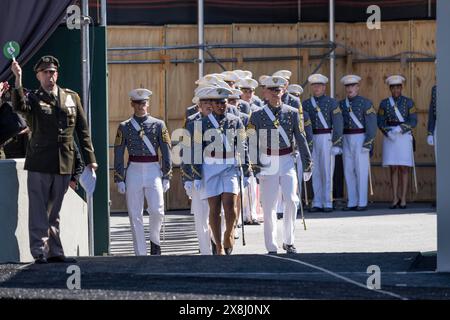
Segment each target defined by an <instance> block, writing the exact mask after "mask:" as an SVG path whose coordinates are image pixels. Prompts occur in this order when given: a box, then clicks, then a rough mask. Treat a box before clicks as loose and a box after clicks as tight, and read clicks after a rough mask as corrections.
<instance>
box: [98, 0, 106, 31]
mask: <svg viewBox="0 0 450 320" xmlns="http://www.w3.org/2000/svg"><path fill="white" fill-rule="evenodd" d="M106 25H107V22H106V0H101V1H100V26H101V27H106Z"/></svg>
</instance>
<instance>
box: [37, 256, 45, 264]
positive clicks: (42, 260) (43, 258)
mask: <svg viewBox="0 0 450 320" xmlns="http://www.w3.org/2000/svg"><path fill="white" fill-rule="evenodd" d="M34 263H35V264H46V263H48V261H47V259H45V257H44V256H43V255H40V256H38V257H36V258H34Z"/></svg>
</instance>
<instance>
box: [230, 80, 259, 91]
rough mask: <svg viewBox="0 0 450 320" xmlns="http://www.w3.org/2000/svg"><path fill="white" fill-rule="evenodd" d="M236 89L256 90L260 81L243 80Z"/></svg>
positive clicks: (238, 82)
mask: <svg viewBox="0 0 450 320" xmlns="http://www.w3.org/2000/svg"><path fill="white" fill-rule="evenodd" d="M235 85H236V87H238V88H243V89H252V90H255V89H256V88H257V87H258V81H256V80H254V79H251V78H241V79H239V80H238V81H237V82H236V83H235Z"/></svg>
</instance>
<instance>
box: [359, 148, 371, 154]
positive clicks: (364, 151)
mask: <svg viewBox="0 0 450 320" xmlns="http://www.w3.org/2000/svg"><path fill="white" fill-rule="evenodd" d="M369 152H370V149H367V148H364V147H362V149H361V153H362V154H366V153H369Z"/></svg>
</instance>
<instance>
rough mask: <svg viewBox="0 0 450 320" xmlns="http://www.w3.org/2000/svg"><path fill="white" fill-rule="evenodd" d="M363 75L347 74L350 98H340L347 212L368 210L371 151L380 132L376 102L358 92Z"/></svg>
mask: <svg viewBox="0 0 450 320" xmlns="http://www.w3.org/2000/svg"><path fill="white" fill-rule="evenodd" d="M360 81H361V77H359V76H357V75H346V76H344V77H342V79H341V83H342V84H343V85H344V86H345V91H346V94H347V97H346V98H345V99H344V100H342V101H340V107H341V109H342V115H343V117H344V151H343V155H342V158H343V162H344V176H345V182H346V186H347V194H348V202H347V207H345V208H344V211H349V210H356V211H363V210H366V209H367V192H368V182H369V180H368V179H369V166H370V151H371V150H372V148H373V143H374V140H375V136H376V134H377V114H376V111H375V109H374V107H373V104H372V101H370V100H369V99H366V98H364V97H361V96H360V95H358V92H359V82H360Z"/></svg>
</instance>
